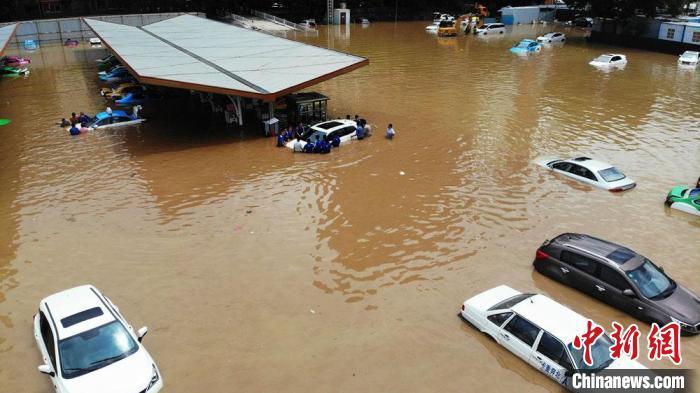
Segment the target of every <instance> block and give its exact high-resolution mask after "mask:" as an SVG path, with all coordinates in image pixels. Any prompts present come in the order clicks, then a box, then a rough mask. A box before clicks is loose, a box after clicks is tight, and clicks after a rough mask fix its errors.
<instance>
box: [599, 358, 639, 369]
mask: <svg viewBox="0 0 700 393" xmlns="http://www.w3.org/2000/svg"><path fill="white" fill-rule="evenodd" d="M646 369H647V368H646V367H644V366H643V365H642V364H641V363H639V362H638V361H636V360H631V359H630V358H627V357H620V358H619V359H617V360H615V361H614V362H612V363H610V365H609V366H608V367H607V368H606V370H646Z"/></svg>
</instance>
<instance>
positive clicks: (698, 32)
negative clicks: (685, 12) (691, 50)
mask: <svg viewBox="0 0 700 393" xmlns="http://www.w3.org/2000/svg"><path fill="white" fill-rule="evenodd" d="M693 36H694V37H695V41H693ZM683 42H685V43H686V44H693V45H700V26H688V27H687V28H686V29H685V34H684V35H683Z"/></svg>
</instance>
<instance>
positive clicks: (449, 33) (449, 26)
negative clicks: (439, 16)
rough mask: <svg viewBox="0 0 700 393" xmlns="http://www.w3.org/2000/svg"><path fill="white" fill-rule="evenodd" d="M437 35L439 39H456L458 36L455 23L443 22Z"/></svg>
mask: <svg viewBox="0 0 700 393" xmlns="http://www.w3.org/2000/svg"><path fill="white" fill-rule="evenodd" d="M437 34H438V37H455V36H456V35H457V28H455V22H454V21H452V20H443V21H442V22H440V25H439V26H438V31H437Z"/></svg>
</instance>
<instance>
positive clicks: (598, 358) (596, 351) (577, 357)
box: [569, 334, 613, 371]
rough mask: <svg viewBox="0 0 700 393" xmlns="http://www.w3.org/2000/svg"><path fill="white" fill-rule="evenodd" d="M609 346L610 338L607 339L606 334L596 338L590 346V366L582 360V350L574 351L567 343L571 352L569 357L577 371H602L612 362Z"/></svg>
mask: <svg viewBox="0 0 700 393" xmlns="http://www.w3.org/2000/svg"><path fill="white" fill-rule="evenodd" d="M611 346H612V341H610V337H608V336H607V335H606V334H603V335H601V336H600V337H598V340H596V342H595V344H593V345H592V346H591V359H592V360H593V364H592V365H590V366H589V365H587V364H586V362H585V361H584V360H583V355H584V352H583V348H581V349H576V348H574V346H573V343H569V352H571V356H573V358H574V361H575V362H576V367H577V368H578V369H579V370H582V371H590V370H602V369H604V368H606V367H608V366H609V365H610V363H612V362H613V359H612V358H611V357H610V347H611Z"/></svg>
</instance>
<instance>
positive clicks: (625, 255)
mask: <svg viewBox="0 0 700 393" xmlns="http://www.w3.org/2000/svg"><path fill="white" fill-rule="evenodd" d="M636 255H637V254H635V253H634V251H632V250H630V249H628V248H618V249H617V250H615V251H613V252H611V253H610V254H608V255H607V258H608V259H610V260H611V261H613V262H616V263H617V264H618V265H622V264H623V263H625V262H627V261H629V260H630V259H632V258H634V257H635V256H636Z"/></svg>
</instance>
